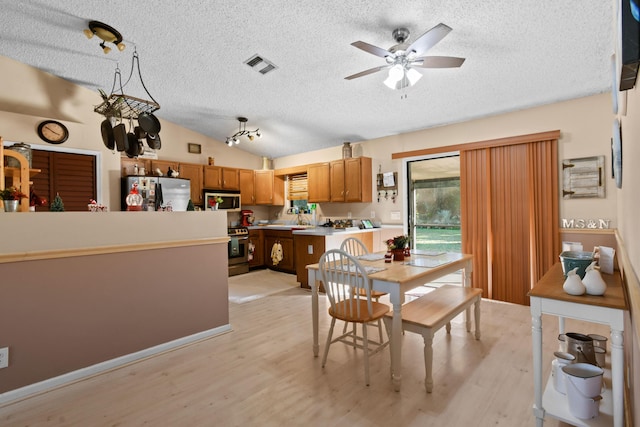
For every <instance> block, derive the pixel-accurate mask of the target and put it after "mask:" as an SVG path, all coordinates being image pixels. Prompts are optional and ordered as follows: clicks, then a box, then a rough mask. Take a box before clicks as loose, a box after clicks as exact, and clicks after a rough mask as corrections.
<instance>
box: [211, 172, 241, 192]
mask: <svg viewBox="0 0 640 427" xmlns="http://www.w3.org/2000/svg"><path fill="white" fill-rule="evenodd" d="M204 188H207V189H212V190H239V189H240V178H239V174H238V169H236V168H225V167H222V166H204Z"/></svg>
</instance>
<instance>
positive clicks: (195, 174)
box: [178, 163, 203, 205]
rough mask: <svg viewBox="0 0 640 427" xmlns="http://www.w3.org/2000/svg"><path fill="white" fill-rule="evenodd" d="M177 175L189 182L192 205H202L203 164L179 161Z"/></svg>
mask: <svg viewBox="0 0 640 427" xmlns="http://www.w3.org/2000/svg"><path fill="white" fill-rule="evenodd" d="M178 172H180V175H179V177H180V178H185V179H188V180H189V181H190V182H191V184H190V187H191V201H192V202H193V204H194V205H202V174H203V166H202V165H200V164H195V163H180V165H179V166H178Z"/></svg>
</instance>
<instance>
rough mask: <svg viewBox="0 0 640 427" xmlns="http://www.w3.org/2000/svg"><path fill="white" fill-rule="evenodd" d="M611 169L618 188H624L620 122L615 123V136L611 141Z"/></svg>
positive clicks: (615, 121)
mask: <svg viewBox="0 0 640 427" xmlns="http://www.w3.org/2000/svg"><path fill="white" fill-rule="evenodd" d="M611 167H612V169H613V177H614V179H615V181H616V187H618V188H622V135H621V133H620V122H619V121H618V119H615V120H614V121H613V136H612V141H611Z"/></svg>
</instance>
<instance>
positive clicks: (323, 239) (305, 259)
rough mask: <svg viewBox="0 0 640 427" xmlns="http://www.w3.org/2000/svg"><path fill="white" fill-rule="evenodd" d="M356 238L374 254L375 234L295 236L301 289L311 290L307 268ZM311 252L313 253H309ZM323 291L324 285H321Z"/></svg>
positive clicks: (297, 271) (297, 273)
mask: <svg viewBox="0 0 640 427" xmlns="http://www.w3.org/2000/svg"><path fill="white" fill-rule="evenodd" d="M349 237H355V238H356V239H358V240H360V241H361V242H362V243H364V245H365V246H366V247H367V250H368V251H369V252H373V248H374V245H373V233H372V232H371V231H363V232H361V233H348V234H347V233H340V232H338V233H333V234H329V235H326V236H316V235H308V234H294V235H293V243H294V247H295V248H296V249H297V250H296V263H295V265H296V278H297V280H298V282H299V283H300V287H301V288H310V286H309V280H308V275H307V269H306V266H307V265H309V264H316V263H318V262H319V261H320V256H321V255H322V254H323V253H324V252H325V251H328V250H329V249H340V245H341V244H342V242H343V241H344V240H345V239H347V238H349ZM309 252H311V253H309ZM320 289H321V290H322V289H323V288H322V285H321V288H320Z"/></svg>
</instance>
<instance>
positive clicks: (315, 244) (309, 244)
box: [293, 234, 326, 288]
mask: <svg viewBox="0 0 640 427" xmlns="http://www.w3.org/2000/svg"><path fill="white" fill-rule="evenodd" d="M293 241H294V244H295V247H296V248H298V251H297V252H296V277H297V280H298V283H300V287H301V288H310V286H309V280H308V279H309V278H308V273H307V268H306V267H307V265H309V264H316V263H317V262H318V261H320V256H321V255H322V254H323V253H324V251H325V250H326V249H325V237H324V236H309V235H302V234H294V235H293ZM309 252H311V253H309Z"/></svg>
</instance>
